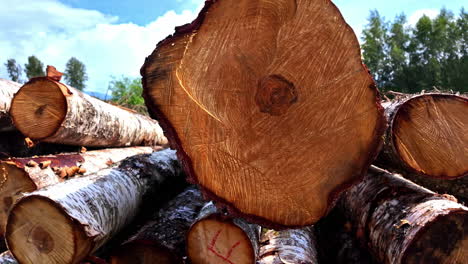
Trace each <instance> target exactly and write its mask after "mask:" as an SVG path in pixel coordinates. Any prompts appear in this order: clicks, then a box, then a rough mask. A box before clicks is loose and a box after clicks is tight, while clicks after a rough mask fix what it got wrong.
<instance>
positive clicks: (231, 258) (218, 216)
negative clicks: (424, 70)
mask: <svg viewBox="0 0 468 264" xmlns="http://www.w3.org/2000/svg"><path fill="white" fill-rule="evenodd" d="M259 231H260V227H259V226H258V225H254V224H249V223H247V222H246V221H244V220H243V219H240V218H231V217H229V216H227V215H226V214H223V213H221V212H220V211H218V209H217V208H216V207H215V205H214V204H213V202H209V203H207V204H206V205H205V206H204V207H203V208H202V209H201V211H200V214H199V215H198V217H197V219H196V221H195V222H194V223H193V225H192V227H190V230H189V231H188V234H187V257H188V259H189V260H190V262H191V263H192V264H205V263H229V264H233V263H235V264H244V263H245V264H252V263H254V262H255V259H256V257H257V253H258V239H259V234H258V233H259Z"/></svg>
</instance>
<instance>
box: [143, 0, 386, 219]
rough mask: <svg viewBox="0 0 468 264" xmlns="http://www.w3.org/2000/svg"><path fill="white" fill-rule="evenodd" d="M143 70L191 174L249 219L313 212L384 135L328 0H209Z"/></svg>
mask: <svg viewBox="0 0 468 264" xmlns="http://www.w3.org/2000/svg"><path fill="white" fill-rule="evenodd" d="M141 73H142V76H143V86H144V96H145V101H146V104H147V105H148V107H149V110H150V112H151V114H152V116H153V117H154V118H156V119H158V120H159V121H160V122H161V126H162V127H163V128H164V130H165V131H166V132H167V133H166V135H167V136H168V138H169V140H170V141H171V144H172V146H173V147H175V148H177V149H178V155H179V159H180V160H181V161H182V162H183V163H184V167H185V169H186V171H187V172H188V173H189V175H190V177H191V179H192V180H193V182H196V183H198V184H200V185H201V186H202V187H203V190H204V191H205V192H206V194H207V195H209V196H210V197H211V198H213V199H215V200H217V201H218V203H217V204H218V205H220V206H227V207H228V208H229V210H230V211H231V213H234V214H238V215H242V216H243V217H245V218H247V219H249V220H250V221H253V222H257V223H262V224H264V225H268V226H274V227H277V228H281V227H283V228H284V227H293V226H304V225H310V224H312V223H314V222H316V221H318V220H319V219H320V218H321V217H322V216H324V215H325V214H326V212H327V211H328V210H329V208H330V207H331V205H332V204H333V201H334V200H335V198H336V196H337V194H338V193H340V192H341V191H342V190H344V189H346V188H347V187H348V186H350V185H352V183H354V182H357V181H359V180H360V178H361V177H362V175H363V174H364V173H365V171H366V169H367V168H368V166H369V165H370V162H371V161H372V160H373V159H374V157H375V156H376V154H377V151H378V149H379V145H380V143H381V135H382V133H383V129H384V127H385V124H384V117H383V110H382V109H381V107H380V104H379V98H378V92H377V90H376V88H375V85H374V82H373V80H372V79H371V77H370V75H369V74H368V72H367V69H366V68H365V66H363V65H362V62H361V56H360V49H359V43H358V41H357V39H356V36H355V35H354V33H353V31H352V30H351V28H350V27H349V26H348V25H347V24H346V23H345V21H344V19H343V18H342V16H341V14H340V13H339V11H338V9H337V8H336V7H335V6H334V5H333V3H332V2H331V1H328V0H317V1H308V0H297V1H294V0H281V1H266V0H255V1H252V0H240V1H231V0H219V1H207V2H206V4H205V7H204V9H203V10H202V11H201V12H200V14H199V17H198V18H197V19H196V20H195V21H194V22H192V23H191V24H188V25H185V26H182V27H179V28H177V29H176V33H175V34H174V35H173V36H170V37H168V38H167V39H165V40H163V41H162V42H160V43H159V44H158V46H157V48H156V50H155V51H154V52H153V54H151V56H149V57H148V58H147V59H146V62H145V64H144V65H143V67H142V69H141ZM306 194H307V195H306ZM279 205H280V206H279ZM271 208H276V209H275V210H271Z"/></svg>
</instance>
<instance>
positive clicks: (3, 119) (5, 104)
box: [0, 78, 21, 132]
mask: <svg viewBox="0 0 468 264" xmlns="http://www.w3.org/2000/svg"><path fill="white" fill-rule="evenodd" d="M20 87H21V84H20V83H17V82H13V81H9V80H5V79H2V78H0V132H3V131H9V130H13V129H14V126H13V124H12V122H11V119H10V115H9V113H8V112H9V111H10V106H11V100H12V99H13V96H14V95H15V93H16V92H17V91H18V90H19V89H20Z"/></svg>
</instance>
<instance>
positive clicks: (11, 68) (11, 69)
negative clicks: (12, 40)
mask: <svg viewBox="0 0 468 264" xmlns="http://www.w3.org/2000/svg"><path fill="white" fill-rule="evenodd" d="M5 66H6V67H7V72H8V75H9V76H10V79H11V80H12V81H14V82H21V66H20V65H19V64H17V63H16V60H15V59H8V60H7V62H6V63H5Z"/></svg>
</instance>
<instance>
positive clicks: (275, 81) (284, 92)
mask: <svg viewBox="0 0 468 264" xmlns="http://www.w3.org/2000/svg"><path fill="white" fill-rule="evenodd" d="M255 102H256V103H257V105H258V107H259V108H260V112H262V113H268V114H270V115H272V116H280V115H283V114H285V113H286V111H287V110H288V109H289V107H290V106H291V105H292V104H293V103H295V102H297V91H296V87H294V84H293V83H292V82H290V81H288V80H287V79H286V78H284V77H283V76H281V75H277V74H273V75H269V76H266V77H264V78H262V79H261V80H260V81H259V82H258V88H257V93H256V94H255Z"/></svg>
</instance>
